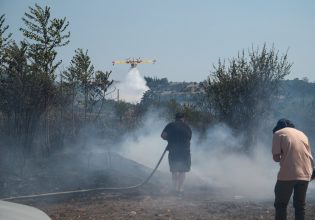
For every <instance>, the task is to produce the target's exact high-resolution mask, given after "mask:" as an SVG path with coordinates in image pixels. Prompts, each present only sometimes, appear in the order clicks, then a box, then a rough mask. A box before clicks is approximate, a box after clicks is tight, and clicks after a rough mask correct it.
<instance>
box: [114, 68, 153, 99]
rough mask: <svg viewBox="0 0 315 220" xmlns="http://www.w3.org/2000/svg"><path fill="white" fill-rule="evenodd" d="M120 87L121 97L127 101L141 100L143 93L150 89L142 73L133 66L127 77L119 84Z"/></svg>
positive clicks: (118, 87)
mask: <svg viewBox="0 0 315 220" xmlns="http://www.w3.org/2000/svg"><path fill="white" fill-rule="evenodd" d="M117 89H119V96H120V97H119V98H120V99H121V100H123V101H125V102H130V103H138V102H140V100H141V98H142V96H143V93H144V92H146V91H147V90H149V87H147V85H146V82H145V80H144V78H143V77H142V76H141V75H140V72H139V70H138V69H137V68H132V69H131V70H130V71H129V72H128V74H127V76H126V78H125V79H124V80H122V81H121V82H120V83H119V84H117Z"/></svg>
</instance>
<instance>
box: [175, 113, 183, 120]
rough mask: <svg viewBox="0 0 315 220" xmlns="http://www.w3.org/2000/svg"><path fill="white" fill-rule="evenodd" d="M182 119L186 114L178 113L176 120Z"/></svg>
mask: <svg viewBox="0 0 315 220" xmlns="http://www.w3.org/2000/svg"><path fill="white" fill-rule="evenodd" d="M181 118H185V115H184V113H182V112H177V113H176V114H175V119H181Z"/></svg>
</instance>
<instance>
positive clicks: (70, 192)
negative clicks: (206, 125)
mask: <svg viewBox="0 0 315 220" xmlns="http://www.w3.org/2000/svg"><path fill="white" fill-rule="evenodd" d="M166 151H167V148H165V150H164V151H163V153H162V155H161V157H160V159H159V161H158V162H157V164H156V165H155V167H154V169H153V170H152V172H151V174H150V175H149V176H148V177H147V178H146V179H145V180H144V181H142V182H141V183H139V184H137V185H133V186H126V187H99V188H93V189H79V190H72V191H63V192H51V193H42V194H32V195H25V196H14V197H7V198H2V199H0V200H6V201H8V200H13V199H28V198H36V197H45V196H53V195H64V194H73V193H82V192H92V191H101V190H127V189H135V188H138V187H141V186H143V185H144V184H146V183H147V182H149V180H150V179H151V177H152V176H153V175H154V173H155V171H156V170H157V168H158V167H159V166H160V164H161V162H162V160H163V157H164V155H165V153H166Z"/></svg>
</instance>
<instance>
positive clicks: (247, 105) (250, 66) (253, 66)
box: [205, 45, 292, 147]
mask: <svg viewBox="0 0 315 220" xmlns="http://www.w3.org/2000/svg"><path fill="white" fill-rule="evenodd" d="M291 66H292V64H290V63H289V62H288V60H287V54H284V55H282V56H280V55H279V52H278V51H276V50H275V49H274V48H271V49H270V50H268V49H267V47H266V45H264V46H263V48H262V50H261V51H259V49H257V50H254V49H252V50H250V51H249V58H247V57H245V52H244V51H243V52H242V53H241V54H239V55H238V57H236V58H232V59H231V60H229V64H228V65H225V62H221V60H219V62H218V66H217V67H215V66H214V71H213V72H212V74H211V75H210V76H209V77H208V80H207V82H206V84H205V91H206V94H207V97H208V101H209V102H210V103H212V104H211V105H209V106H212V107H213V108H214V112H215V115H216V117H218V118H219V120H220V121H223V122H226V123H227V124H228V125H230V126H231V127H232V128H234V129H235V131H242V132H246V134H247V137H248V139H247V140H246V141H247V142H246V143H245V146H246V147H249V146H250V144H251V143H252V142H253V128H254V127H255V126H257V125H259V124H260V123H261V122H262V121H263V120H264V118H265V117H266V116H267V115H268V114H269V113H270V111H271V108H272V102H273V101H274V100H275V99H276V98H277V95H278V92H279V83H280V80H281V79H283V78H284V77H285V76H286V75H288V74H289V73H290V68H291Z"/></svg>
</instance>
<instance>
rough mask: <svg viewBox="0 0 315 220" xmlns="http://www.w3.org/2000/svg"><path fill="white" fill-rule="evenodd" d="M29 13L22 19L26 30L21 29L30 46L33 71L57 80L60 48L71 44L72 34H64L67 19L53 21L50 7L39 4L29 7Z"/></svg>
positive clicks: (67, 23) (54, 19)
mask: <svg viewBox="0 0 315 220" xmlns="http://www.w3.org/2000/svg"><path fill="white" fill-rule="evenodd" d="M29 10H30V11H29V13H27V12H26V13H25V14H24V16H25V17H23V18H22V20H23V21H24V24H25V28H20V30H21V31H22V33H23V35H24V36H25V37H26V39H27V40H26V42H27V44H28V45H29V48H30V50H29V56H30V58H31V66H32V68H33V71H36V72H40V73H42V74H47V75H48V76H49V77H50V79H54V78H55V70H56V68H57V67H58V66H59V65H60V64H61V62H62V61H61V60H59V61H58V62H56V63H55V60H56V56H57V51H56V49H57V48H58V47H63V46H65V45H67V44H68V43H69V37H70V32H67V33H64V32H65V31H66V29H67V27H68V25H69V22H68V21H66V18H62V19H58V18H53V19H51V14H50V7H47V6H46V7H45V8H42V7H40V6H39V5H38V4H35V7H29Z"/></svg>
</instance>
